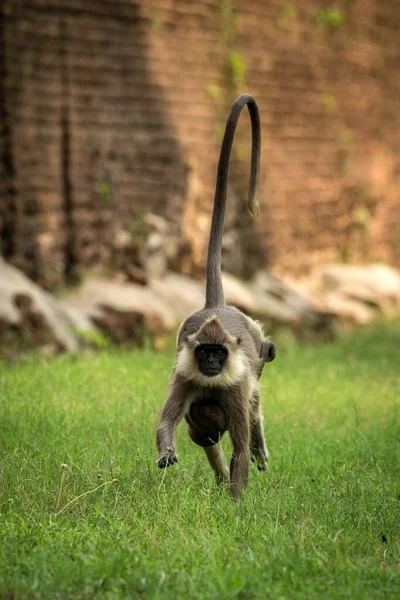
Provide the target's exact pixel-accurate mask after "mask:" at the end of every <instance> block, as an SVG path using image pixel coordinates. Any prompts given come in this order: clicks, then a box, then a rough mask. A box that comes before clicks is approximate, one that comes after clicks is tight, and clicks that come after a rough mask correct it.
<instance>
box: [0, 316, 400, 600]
mask: <svg viewBox="0 0 400 600" xmlns="http://www.w3.org/2000/svg"><path fill="white" fill-rule="evenodd" d="M172 361H173V358H172V354H160V355H154V354H152V353H150V351H144V352H132V353H119V352H113V351H108V352H105V353H100V354H96V355H92V356H89V357H85V358H80V359H75V358H73V357H68V356H64V357H61V358H59V359H57V360H54V361H51V362H47V361H44V360H39V359H33V360H29V361H27V362H25V363H23V364H20V365H18V366H13V367H8V368H6V367H4V368H3V369H2V370H1V371H0V394H1V400H0V424H1V430H0V431H1V438H0V452H1V463H0V468H1V474H0V486H1V495H0V519H1V521H0V597H1V598H7V599H17V598H32V599H33V598H35V599H40V598H60V599H61V598H74V599H76V598H162V599H164V598H171V599H176V598H190V599H198V598H207V599H211V598H216V599H225V598H226V599H231V598H240V599H243V600H247V599H252V598H260V599H282V600H283V599H286V598H288V599H289V598H290V599H292V598H299V599H300V598H301V599H303V598H305V599H307V600H309V599H314V598H318V599H320V598H349V599H352V600H354V599H359V598H365V599H376V598H385V599H387V598H398V597H400V552H399V550H400V470H399V456H400V426H399V425H400V423H399V390H400V385H399V366H400V325H399V324H386V325H385V324H381V325H379V326H375V327H374V328H371V329H366V330H362V331H359V332H358V333H357V334H355V335H353V336H351V337H346V338H345V339H343V340H342V341H340V342H339V343H337V344H335V345H316V346H314V347H312V346H306V347H303V346H301V345H294V346H293V347H291V348H290V349H288V350H286V351H284V352H283V351H281V353H280V354H278V357H277V359H276V361H275V362H274V363H272V364H271V365H267V366H266V368H265V370H264V374H263V378H262V388H263V393H262V403H263V408H264V415H265V430H266V435H267V441H268V445H269V448H270V450H271V455H272V459H271V466H270V469H269V471H268V472H267V473H259V472H258V471H257V470H256V469H255V467H252V469H251V474H250V482H249V487H248V490H247V491H246V492H245V494H244V495H243V498H242V499H241V500H240V501H239V502H237V503H235V502H233V501H231V500H230V499H229V498H228V497H227V495H226V494H225V493H224V492H223V491H221V490H219V489H217V488H216V486H215V484H214V481H213V477H212V474H211V470H210V469H209V467H208V465H207V464H206V460H205V457H204V456H203V454H202V450H201V449H200V448H198V447H196V446H195V445H193V444H192V443H191V442H190V441H189V439H188V436H187V434H186V431H185V426H184V425H183V424H182V425H180V426H179V430H178V452H179V463H178V465H176V466H175V467H172V468H170V469H168V470H167V471H162V472H161V471H158V470H157V469H156V466H155V459H156V450H155V440H154V431H155V427H156V424H157V420H158V415H159V411H160V408H161V406H162V403H163V401H164V396H165V393H166V389H167V384H168V379H169V376H170V371H171V365H172ZM225 445H226V447H227V449H228V448H229V443H228V440H226V443H225ZM62 463H65V464H66V465H68V466H67V467H66V468H64V469H62V468H61V464H62ZM116 479H117V480H118V481H115V480H116ZM96 488H97V489H96ZM88 492H89V493H88ZM84 494H85V495H84ZM68 503H70V504H69V505H68ZM67 505H68V506H67ZM63 508H64V510H62V509H63ZM60 511H61V512H60Z"/></svg>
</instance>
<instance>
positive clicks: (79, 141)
mask: <svg viewBox="0 0 400 600" xmlns="http://www.w3.org/2000/svg"><path fill="white" fill-rule="evenodd" d="M334 4H335V6H336V7H337V10H336V12H334V11H332V10H331V9H332V4H331V3H329V2H327V3H324V2H321V1H319V2H317V1H316V0H315V1H314V0H301V1H299V2H296V3H291V2H282V1H280V0H264V1H257V0H247V2H246V3H243V2H240V1H239V0H237V1H236V0H235V1H234V0H232V2H229V1H228V0H219V1H214V0H197V1H195V2H187V1H186V0H146V1H144V0H142V1H139V2H132V1H130V0H113V1H111V0H86V1H85V2H83V1H82V0H59V1H58V2H57V1H55V0H47V1H46V0H31V1H30V2H28V1H26V2H23V1H22V0H3V3H2V7H3V8H2V10H3V13H4V14H3V15H2V17H3V18H2V25H1V40H2V42H1V46H0V48H1V50H0V51H1V53H2V65H3V67H2V72H1V73H2V74H1V82H0V86H1V87H0V90H1V92H2V101H1V107H0V115H1V119H2V123H1V127H2V128H1V132H2V134H1V136H0V144H1V145H0V153H1V166H0V173H6V177H2V183H1V185H0V194H1V195H2V197H1V208H0V224H2V225H1V226H2V228H3V232H2V233H3V236H2V237H3V253H4V254H5V255H6V256H7V257H8V258H9V259H11V260H13V261H14V262H15V263H17V264H20V265H21V266H23V268H24V269H25V270H26V271H27V272H28V273H29V274H31V275H32V276H34V277H35V278H37V279H39V280H41V281H42V282H43V283H45V284H46V285H48V286H52V285H54V284H55V283H59V282H60V281H63V279H65V277H67V278H70V277H71V276H73V275H74V274H75V273H77V272H79V271H82V270H85V269H87V268H93V267H104V266H107V265H109V264H110V260H111V257H112V254H113V246H114V245H115V239H116V237H117V236H118V232H119V231H120V230H127V231H128V232H129V231H132V230H133V229H136V228H137V224H138V223H139V226H140V220H141V218H142V217H141V215H142V212H143V210H146V209H149V210H152V211H153V212H156V213H158V214H161V215H164V216H166V218H167V219H168V221H169V223H170V226H171V229H172V230H173V231H175V232H176V233H177V234H179V235H181V237H182V238H185V239H186V240H187V241H188V244H189V246H190V255H189V258H190V261H189V263H190V264H189V267H188V266H187V262H186V263H185V264H186V267H185V268H188V269H189V270H190V269H192V266H194V270H195V271H196V269H198V268H199V267H201V266H202V263H203V261H204V254H205V246H206V243H207V237H208V228H209V219H210V212H211V204H212V199H213V187H214V182H215V171H216V164H217V160H218V152H219V145H220V141H221V133H222V128H223V123H224V120H225V117H226V113H227V110H228V107H229V105H230V103H231V102H232V101H233V99H234V98H235V97H236V96H237V94H238V93H239V92H241V91H247V92H250V93H253V94H254V95H255V96H256V98H257V100H258V103H259V106H260V109H261V118H262V125H263V151H262V163H263V164H262V178H261V189H260V195H261V201H262V203H263V212H262V218H261V220H260V222H259V223H258V224H254V223H252V222H251V221H250V219H249V218H248V216H247V214H246V209H245V193H246V178H247V173H248V144H249V131H248V129H249V127H248V119H247V117H246V118H243V119H242V121H241V123H240V126H239V129H238V136H237V142H236V145H235V152H234V157H233V162H232V169H231V186H230V193H229V211H228V219H227V227H226V237H225V256H224V262H225V266H226V267H227V268H228V269H230V270H232V271H234V272H237V273H238V274H241V275H246V274H248V273H249V271H251V270H252V268H255V267H256V266H259V265H260V264H263V263H265V262H266V263H268V264H269V265H271V266H274V267H276V268H287V269H290V270H292V271H296V272H298V271H304V270H306V269H308V268H309V267H310V266H311V265H312V264H315V263H318V262H321V261H325V260H364V259H368V260H374V259H382V260H386V261H389V262H391V263H393V264H397V265H399V264H400V259H399V253H400V242H399V240H400V200H399V188H400V158H399V156H400V137H399V135H398V131H399V129H400V127H399V126H400V122H399V121H400V45H399V42H398V32H399V30H400V3H398V2H392V1H391V0H379V1H378V0H358V1H354V2H352V3H348V2H346V1H344V0H343V1H341V2H335V3H334ZM4 182H5V183H4ZM194 231H195V233H196V235H193V232H194Z"/></svg>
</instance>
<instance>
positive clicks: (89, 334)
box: [74, 327, 111, 350]
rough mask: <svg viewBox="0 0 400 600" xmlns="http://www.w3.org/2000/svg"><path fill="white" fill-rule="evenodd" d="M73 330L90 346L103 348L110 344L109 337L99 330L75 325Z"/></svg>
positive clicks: (108, 346)
mask: <svg viewBox="0 0 400 600" xmlns="http://www.w3.org/2000/svg"><path fill="white" fill-rule="evenodd" d="M74 332H75V333H76V335H77V336H78V337H79V338H80V339H81V340H82V341H83V342H86V343H87V345H88V346H92V347H94V348H96V349H98V350H105V349H107V348H110V346H111V341H110V340H109V338H108V337H107V336H106V335H104V334H103V333H101V332H100V331H93V330H90V329H82V328H80V327H75V328H74Z"/></svg>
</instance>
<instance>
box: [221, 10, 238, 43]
mask: <svg viewBox="0 0 400 600" xmlns="http://www.w3.org/2000/svg"><path fill="white" fill-rule="evenodd" d="M219 10H220V13H221V20H222V25H221V33H222V39H223V42H224V43H225V44H231V43H232V42H233V40H234V37H235V31H236V12H235V10H234V9H233V8H232V3H231V0H220V1H219Z"/></svg>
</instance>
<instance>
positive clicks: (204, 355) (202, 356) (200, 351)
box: [196, 350, 207, 358]
mask: <svg viewBox="0 0 400 600" xmlns="http://www.w3.org/2000/svg"><path fill="white" fill-rule="evenodd" d="M196 354H197V356H198V357H199V358H205V357H206V354H207V352H206V351H205V350H198V351H197V352H196Z"/></svg>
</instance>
